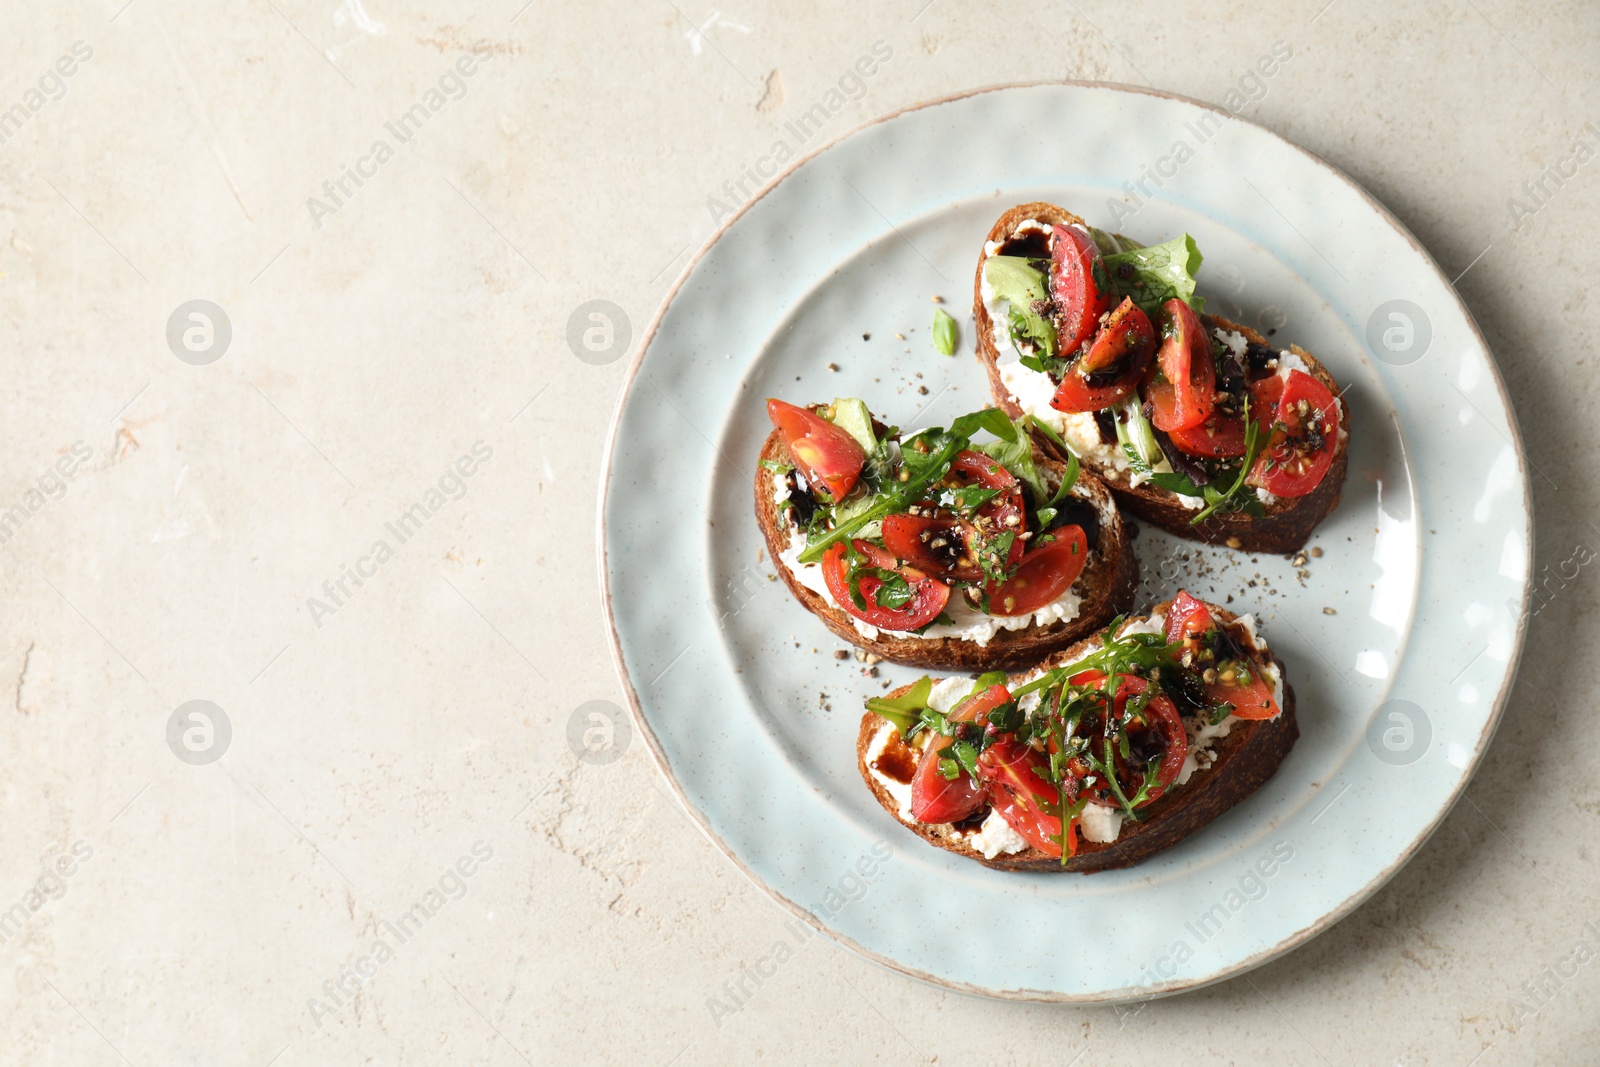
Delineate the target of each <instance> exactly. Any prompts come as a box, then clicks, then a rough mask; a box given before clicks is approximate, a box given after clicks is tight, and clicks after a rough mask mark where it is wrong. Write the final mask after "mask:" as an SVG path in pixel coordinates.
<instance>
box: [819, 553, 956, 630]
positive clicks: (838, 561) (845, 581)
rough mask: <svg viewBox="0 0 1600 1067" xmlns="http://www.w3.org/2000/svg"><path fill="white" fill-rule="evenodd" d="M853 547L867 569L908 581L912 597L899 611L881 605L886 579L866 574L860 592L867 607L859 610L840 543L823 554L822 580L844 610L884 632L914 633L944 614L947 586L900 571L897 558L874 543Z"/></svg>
mask: <svg viewBox="0 0 1600 1067" xmlns="http://www.w3.org/2000/svg"><path fill="white" fill-rule="evenodd" d="M852 544H853V545H854V546H855V549H856V551H857V552H858V553H860V554H861V555H863V556H865V557H866V565H867V566H868V567H873V568H877V569H879V570H885V571H894V572H895V573H897V574H899V575H900V577H901V578H903V579H905V582H906V585H908V586H909V587H910V589H911V597H910V599H909V600H907V601H906V602H905V603H904V604H901V605H899V606H897V607H888V606H886V605H881V604H879V603H878V591H879V590H880V589H881V588H882V587H883V585H884V579H882V578H880V577H878V576H877V575H873V574H864V575H862V576H861V579H860V581H859V583H858V584H857V588H858V589H859V590H860V592H861V599H862V600H863V601H865V606H857V605H856V602H855V600H854V599H853V598H852V597H851V596H850V565H849V561H848V560H847V559H846V553H845V548H844V545H843V544H842V543H840V544H836V545H834V546H833V547H832V548H830V549H828V551H827V552H825V553H823V555H822V579H823V581H825V582H827V584H828V592H830V593H832V594H833V599H834V600H836V601H838V602H839V606H840V607H841V608H843V609H844V610H845V611H846V612H848V613H849V614H851V615H854V616H855V617H856V618H858V619H860V620H861V621H862V622H865V623H869V624H871V625H873V626H876V627H878V628H879V629H881V630H915V629H917V628H918V627H920V626H926V625H927V624H928V623H930V622H932V621H933V620H934V619H937V618H938V617H939V612H941V611H943V610H944V606H945V604H946V603H947V602H948V601H949V599H950V587H949V586H948V585H946V584H945V583H943V582H941V581H939V580H938V579H937V578H929V577H928V576H927V575H925V574H923V573H922V572H921V571H918V570H915V569H914V568H911V567H900V566H899V565H898V563H897V562H896V560H895V558H894V556H892V555H890V554H889V553H888V552H887V551H885V550H884V549H881V548H879V547H878V546H877V545H875V544H873V543H872V542H871V541H854V542H852Z"/></svg>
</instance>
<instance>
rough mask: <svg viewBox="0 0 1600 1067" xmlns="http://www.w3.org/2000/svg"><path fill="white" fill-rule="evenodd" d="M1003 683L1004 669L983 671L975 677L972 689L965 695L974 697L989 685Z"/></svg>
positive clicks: (1004, 678) (1004, 681)
mask: <svg viewBox="0 0 1600 1067" xmlns="http://www.w3.org/2000/svg"><path fill="white" fill-rule="evenodd" d="M1005 684H1006V672H1005V671H984V672H983V673H982V674H980V675H978V677H977V679H976V680H975V681H974V682H973V683H972V690H971V692H969V693H968V694H967V696H969V697H975V696H977V695H978V694H979V693H981V692H983V691H984V690H985V689H988V688H989V687H990V686H995V685H1005Z"/></svg>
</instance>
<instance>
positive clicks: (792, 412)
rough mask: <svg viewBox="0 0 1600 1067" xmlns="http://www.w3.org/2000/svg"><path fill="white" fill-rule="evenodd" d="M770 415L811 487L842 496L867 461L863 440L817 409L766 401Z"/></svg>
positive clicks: (852, 484)
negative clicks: (862, 445)
mask: <svg viewBox="0 0 1600 1067" xmlns="http://www.w3.org/2000/svg"><path fill="white" fill-rule="evenodd" d="M767 417H768V418H770V419H771V420H772V425H774V426H776V427H777V428H778V432H779V433H780V434H782V435H783V443H784V445H785V446H786V447H787V448H788V449H789V455H790V456H792V457H793V458H794V465H795V466H796V467H798V468H800V473H801V474H803V475H805V478H806V481H807V482H808V483H810V485H811V487H812V488H813V489H815V488H817V487H818V486H821V487H823V488H825V489H826V490H827V491H828V495H829V496H831V497H832V498H833V499H834V500H835V501H839V500H843V499H844V498H845V495H846V494H847V493H849V492H850V490H851V488H852V487H853V486H854V485H855V484H856V479H857V478H859V477H860V476H861V468H862V467H864V466H866V463H867V452H866V449H864V448H862V447H861V442H859V441H857V440H856V439H855V438H854V437H852V436H850V431H849V430H846V429H845V428H844V427H842V426H835V425H834V424H833V423H831V422H829V421H828V420H827V419H825V418H823V417H822V416H821V415H818V414H817V413H816V412H814V411H808V410H807V409H805V408H802V407H796V406H795V405H793V404H786V403H784V402H783V401H782V400H771V399H769V400H768V401H767Z"/></svg>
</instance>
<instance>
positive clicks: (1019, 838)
mask: <svg viewBox="0 0 1600 1067" xmlns="http://www.w3.org/2000/svg"><path fill="white" fill-rule="evenodd" d="M1298 736H1299V728H1298V727H1297V725H1296V723H1295V701H1294V689H1293V687H1292V686H1291V685H1290V684H1289V682H1288V679H1287V678H1286V677H1285V673H1284V666H1283V663H1282V661H1281V660H1279V658H1278V657H1277V656H1276V655H1275V654H1273V652H1272V650H1271V649H1270V648H1269V647H1268V646H1267V644H1266V643H1265V641H1263V640H1262V638H1261V636H1260V634H1259V633H1258V632H1257V630H1256V627H1255V624H1254V621H1253V620H1252V619H1251V617H1250V616H1248V615H1244V616H1239V615H1234V614H1233V613H1231V612H1229V611H1227V610H1225V609H1223V608H1221V607H1218V606H1217V605H1215V604H1208V603H1205V602H1204V601H1200V600H1197V599H1195V598H1194V597H1191V596H1189V594H1187V593H1179V594H1178V595H1177V596H1176V597H1174V598H1173V599H1172V600H1170V601H1167V602H1165V603H1162V604H1159V605H1157V606H1156V607H1155V608H1154V609H1153V610H1152V611H1151V613H1150V614H1149V615H1147V616H1143V617H1141V618H1135V619H1125V620H1118V621H1117V622H1115V623H1113V624H1112V625H1111V626H1109V627H1108V628H1107V629H1106V630H1105V631H1104V632H1103V633H1101V634H1099V635H1097V636H1095V637H1091V638H1089V639H1087V640H1084V641H1082V642H1080V643H1078V644H1076V645H1074V646H1072V647H1071V648H1067V649H1063V650H1061V651H1060V652H1057V653H1055V654H1054V655H1052V656H1051V657H1050V658H1049V659H1047V660H1046V661H1045V662H1044V663H1043V664H1041V665H1040V666H1038V667H1036V668H1034V669H1032V670H1029V671H1027V672H1025V673H1022V674H1016V675H1012V676H1010V677H1007V676H1006V675H1004V674H1001V673H998V672H996V673H992V674H984V675H982V676H980V677H978V678H977V679H975V680H974V679H972V678H965V677H955V678H946V679H943V680H938V681H936V680H935V679H932V678H923V679H921V680H920V681H918V682H916V683H914V684H913V685H910V686H905V687H902V688H900V689H897V690H895V691H893V692H891V693H889V694H888V695H887V696H884V697H876V698H872V699H869V700H868V701H867V711H866V713H865V715H863V716H862V719H861V729H860V732H859V734H858V737H857V745H856V758H857V763H858V766H859V769H860V771H861V776H862V779H863V780H864V781H865V782H866V784H867V787H868V788H869V789H871V790H872V794H873V796H874V797H875V798H876V799H877V800H878V803H879V804H881V805H882V806H883V808H884V810H885V811H887V812H888V813H889V814H890V815H892V816H893V817H894V818H895V819H896V820H898V821H899V822H901V823H903V824H904V825H905V826H906V827H907V828H909V829H910V830H912V831H913V832H915V833H916V834H917V835H918V836H919V837H921V838H922V839H923V840H925V841H927V842H928V843H929V844H931V845H935V846H937V847H939V848H942V849H946V850H947V851H950V852H954V853H956V854H958V855H961V856H966V857H968V858H969V859H973V860H976V861H977V862H979V863H982V864H985V865H987V866H989V867H996V868H1000V869H1002V870H1013V871H1077V872H1080V873H1087V872H1091V871H1099V870H1105V869H1108V868H1113V867H1127V866H1131V865H1133V864H1136V863H1139V862H1140V861H1142V860H1144V859H1145V858H1147V857H1149V856H1151V855H1153V854H1155V853H1156V852H1159V851H1161V850H1162V849H1165V848H1168V847H1170V846H1172V845H1174V844H1176V843H1177V842H1179V841H1181V840H1182V839H1183V838H1185V837H1187V836H1188V835H1190V834H1192V833H1194V832H1195V831H1196V830H1198V829H1200V828H1201V827H1202V826H1204V825H1205V824H1206V823H1209V822H1210V821H1211V820H1213V819H1215V818H1216V817H1217V816H1219V815H1221V814H1222V813H1223V812H1224V811H1226V810H1227V809H1228V808H1230V807H1232V806H1233V805H1235V804H1237V803H1239V802H1240V801H1241V800H1243V799H1244V798H1245V797H1247V796H1249V795H1250V794H1251V793H1253V792H1255V790H1257V789H1258V788H1260V787H1261V785H1262V784H1263V783H1264V782H1266V781H1267V779H1269V778H1271V777H1272V775H1273V773H1274V772H1275V771H1276V770H1277V769H1278V765H1279V764H1280V763H1282V762H1283V759H1284V757H1285V756H1286V755H1287V754H1288V752H1289V750H1290V748H1291V747H1292V746H1293V745H1294V742H1295V739H1296V738H1297V737H1298Z"/></svg>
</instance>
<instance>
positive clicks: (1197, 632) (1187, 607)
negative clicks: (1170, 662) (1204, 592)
mask: <svg viewBox="0 0 1600 1067" xmlns="http://www.w3.org/2000/svg"><path fill="white" fill-rule="evenodd" d="M1209 629H1211V609H1210V608H1208V607H1206V606H1205V604H1204V602H1202V601H1199V600H1196V599H1195V598H1194V597H1192V596H1190V595H1189V593H1188V591H1187V590H1184V589H1180V590H1178V595H1177V596H1175V597H1173V598H1172V604H1171V605H1170V606H1169V607H1168V608H1167V626H1166V635H1167V644H1169V645H1178V644H1182V643H1183V642H1184V640H1185V639H1187V638H1189V637H1198V636H1201V635H1203V634H1204V633H1205V632H1206V631H1207V630H1209Z"/></svg>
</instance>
